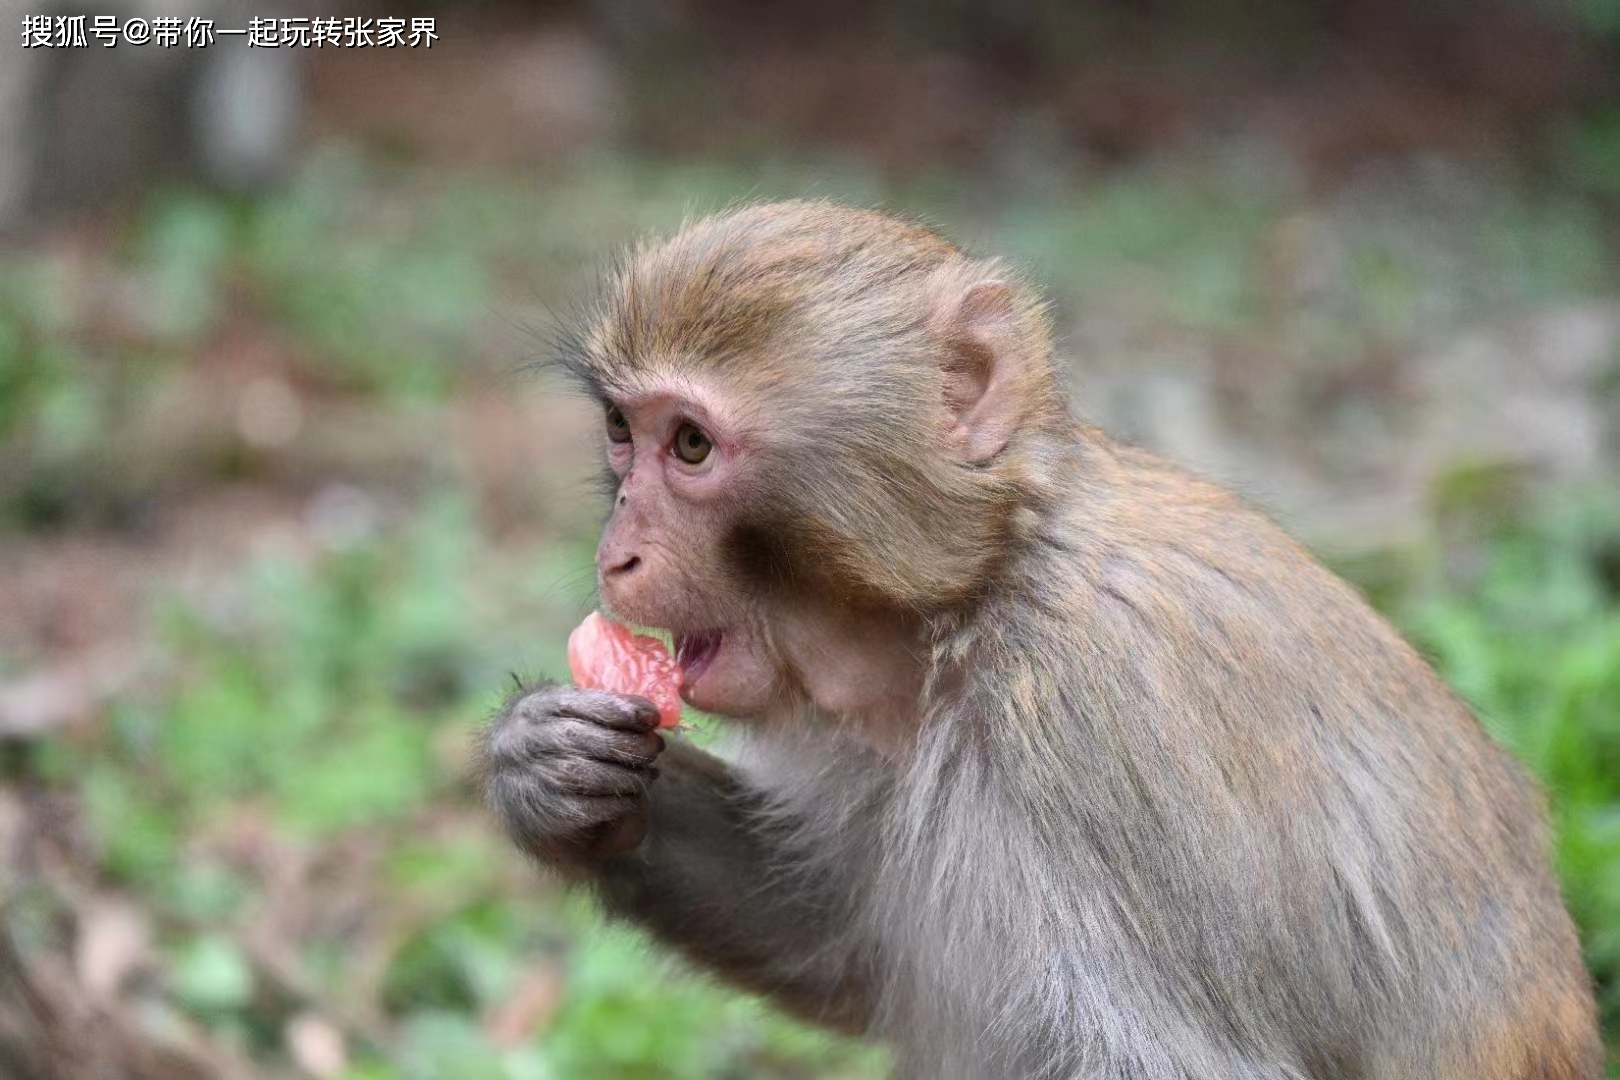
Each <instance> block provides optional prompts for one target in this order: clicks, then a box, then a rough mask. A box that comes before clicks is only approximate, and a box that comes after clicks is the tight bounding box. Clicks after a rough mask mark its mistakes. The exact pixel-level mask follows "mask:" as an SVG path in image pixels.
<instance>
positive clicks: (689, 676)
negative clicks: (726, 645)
mask: <svg viewBox="0 0 1620 1080" xmlns="http://www.w3.org/2000/svg"><path fill="white" fill-rule="evenodd" d="M721 636H722V635H721V633H720V631H718V630H705V631H703V632H702V633H697V634H679V635H677V636H676V638H675V662H676V663H677V664H679V665H680V666H681V673H682V674H683V675H684V676H685V683H686V685H687V686H691V685H692V684H693V683H694V682H696V681H697V679H698V677H699V676H700V675H702V674H703V673H704V671H706V670H708V667H709V665H710V664H711V663H713V662H714V657H715V654H716V653H718V652H719V651H720V640H721Z"/></svg>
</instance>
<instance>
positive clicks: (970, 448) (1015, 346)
mask: <svg viewBox="0 0 1620 1080" xmlns="http://www.w3.org/2000/svg"><path fill="white" fill-rule="evenodd" d="M952 284H953V285H954V286H955V287H952V288H948V291H947V295H946V296H944V297H942V302H941V306H940V309H939V310H938V313H937V316H938V318H939V320H940V321H939V324H937V325H940V328H941V330H942V331H943V333H942V335H941V337H942V339H943V341H944V342H945V349H946V355H945V356H944V357H943V360H942V366H943V369H944V374H945V410H946V419H947V424H948V428H947V433H946V437H947V439H948V441H949V443H950V445H951V447H952V448H953V449H954V450H955V452H956V454H957V456H958V457H959V458H960V459H961V460H963V461H966V462H970V463H972V464H976V465H977V464H982V463H983V462H986V461H989V460H990V459H991V458H993V457H995V456H996V455H997V454H999V453H1001V451H1002V449H1003V448H1005V447H1006V445H1007V440H1008V439H1010V438H1012V435H1013V432H1014V431H1015V430H1016V429H1017V427H1018V424H1019V421H1020V420H1021V419H1022V413H1023V400H1022V398H1023V395H1022V393H1021V392H1020V384H1021V383H1022V382H1023V379H1024V376H1025V375H1026V374H1027V368H1028V367H1029V365H1030V363H1031V360H1032V357H1031V356H1030V355H1028V354H1029V353H1030V351H1031V350H1030V346H1029V344H1028V343H1027V342H1025V341H1023V340H1022V339H1021V335H1020V334H1019V326H1018V324H1019V318H1018V305H1017V299H1016V298H1015V297H1014V295H1013V290H1012V286H1010V285H1009V284H1007V282H1005V281H1002V280H1000V279H999V278H990V279H979V280H976V281H973V282H971V283H969V284H967V285H966V286H965V287H963V286H962V285H961V284H959V283H952Z"/></svg>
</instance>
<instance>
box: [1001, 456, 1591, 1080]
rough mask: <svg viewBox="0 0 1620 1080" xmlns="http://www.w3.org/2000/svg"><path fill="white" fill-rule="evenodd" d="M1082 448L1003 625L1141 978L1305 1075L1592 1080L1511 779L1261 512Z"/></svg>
mask: <svg viewBox="0 0 1620 1080" xmlns="http://www.w3.org/2000/svg"><path fill="white" fill-rule="evenodd" d="M1083 445H1084V446H1086V447H1087V450H1086V452H1085V455H1084V460H1083V463H1082V465H1081V467H1078V468H1076V469H1074V470H1073V475H1071V476H1065V477H1064V478H1063V480H1062V483H1064V484H1068V483H1072V484H1073V485H1074V488H1073V491H1072V494H1071V496H1070V497H1068V498H1066V499H1064V500H1063V502H1062V505H1064V506H1065V507H1066V510H1065V511H1064V512H1063V513H1062V514H1060V515H1057V516H1056V517H1054V518H1053V519H1052V520H1051V521H1050V522H1049V523H1048V524H1047V525H1046V526H1045V529H1046V534H1045V535H1044V536H1039V537H1038V538H1037V539H1036V541H1035V543H1034V544H1033V550H1034V551H1035V554H1034V555H1033V556H1032V558H1031V561H1030V566H1029V567H1028V569H1029V571H1031V572H1033V574H1034V575H1036V577H1037V578H1038V579H1039V580H1040V581H1041V582H1075V584H1074V585H1073V586H1069V587H1065V588H1063V589H1062V590H1061V591H1054V590H1053V588H1052V587H1051V586H1050V585H1041V586H1038V587H1039V588H1042V589H1044V590H1045V596H1044V599H1045V603H1044V605H1043V608H1042V610H1043V613H1044V614H1042V615H1037V616H1033V617H1029V621H1026V622H1023V623H1019V622H1017V618H1018V617H1017V616H1013V615H1011V614H1009V615H1008V616H1007V618H1008V619H1009V621H1010V622H1011V623H1012V625H1013V626H1014V627H1016V628H1015V629H1012V630H1011V631H1010V632H1011V633H1012V635H1013V637H1015V638H1016V637H1018V636H1020V635H1027V636H1028V640H1027V641H1026V642H1025V643H1024V645H1025V648H1026V650H1027V652H1028V655H1029V656H1030V657H1031V658H1032V660H1031V663H1032V665H1038V664H1040V663H1045V664H1046V665H1048V668H1047V671H1046V675H1047V676H1049V677H1055V679H1056V681H1057V683H1058V686H1057V690H1058V695H1059V696H1060V697H1061V698H1062V699H1063V700H1064V701H1066V702H1069V703H1070V704H1071V706H1072V708H1071V709H1069V710H1065V711H1064V712H1063V713H1059V714H1058V715H1056V716H1054V717H1053V719H1052V721H1051V723H1050V724H1049V725H1048V726H1047V727H1046V729H1045V730H1043V731H1042V732H1041V733H1040V736H1039V739H1038V742H1039V743H1040V745H1041V748H1042V749H1041V751H1040V752H1052V753H1062V754H1071V755H1082V756H1086V755H1089V756H1091V758H1092V760H1093V761H1094V762H1095V763H1096V768H1095V769H1093V770H1091V771H1090V772H1088V773H1086V774H1085V775H1086V779H1085V780H1083V781H1081V782H1080V783H1079V784H1077V785H1075V786H1074V788H1073V789H1072V790H1071V791H1069V792H1068V794H1069V795H1070V797H1071V798H1072V799H1073V803H1072V810H1073V811H1074V812H1075V813H1076V814H1077V815H1078V817H1079V819H1080V821H1079V828H1078V829H1077V830H1076V832H1075V833H1074V834H1073V835H1072V836H1070V837H1068V839H1069V840H1070V841H1073V840H1075V839H1080V840H1081V841H1082V842H1083V843H1085V844H1087V845H1089V846H1090V847H1091V848H1092V853H1093V854H1094V855H1098V856H1099V857H1100V860H1101V862H1102V863H1103V864H1104V870H1103V872H1104V873H1107V874H1110V875H1113V881H1112V888H1113V889H1115V890H1116V891H1117V895H1123V896H1128V897H1129V898H1130V899H1131V900H1133V901H1135V902H1139V903H1141V904H1142V905H1143V910H1146V911H1148V912H1151V913H1153V914H1152V915H1150V916H1149V917H1148V918H1146V919H1145V920H1142V921H1141V922H1140V925H1138V926H1136V927H1135V928H1133V930H1132V931H1131V932H1132V934H1133V935H1136V936H1138V937H1139V939H1140V941H1139V944H1140V945H1141V946H1142V949H1141V952H1142V955H1143V956H1144V957H1147V958H1149V962H1150V963H1152V964H1153V965H1154V969H1155V973H1154V974H1155V977H1157V978H1162V979H1165V980H1167V981H1170V982H1173V983H1176V984H1177V993H1178V994H1179V995H1180V996H1182V997H1183V998H1184V999H1185V1000H1187V1001H1189V1002H1192V1003H1194V1004H1195V1006H1196V1007H1198V1008H1203V1009H1208V1010H1210V1011H1211V1012H1212V1013H1214V1014H1216V1015H1219V1016H1220V1017H1221V1020H1222V1022H1223V1023H1225V1024H1228V1025H1230V1026H1231V1028H1232V1030H1234V1031H1238V1032H1243V1031H1245V1030H1252V1031H1254V1032H1264V1031H1279V1030H1280V1031H1290V1032H1293V1033H1295V1036H1296V1038H1297V1040H1298V1044H1297V1049H1298V1052H1299V1054H1300V1055H1301V1058H1300V1060H1301V1063H1302V1064H1303V1065H1304V1066H1305V1067H1307V1068H1308V1069H1310V1070H1311V1075H1313V1076H1324V1077H1337V1076H1344V1077H1369V1078H1371V1077H1386V1076H1388V1077H1391V1078H1393V1077H1395V1076H1397V1075H1409V1073H1401V1072H1397V1071H1395V1070H1397V1069H1399V1068H1405V1069H1408V1070H1409V1069H1410V1063H1411V1062H1413V1061H1415V1060H1416V1061H1430V1062H1432V1063H1433V1066H1432V1067H1433V1072H1432V1073H1430V1074H1429V1075H1436V1076H1444V1077H1457V1078H1459V1080H1461V1078H1464V1077H1468V1078H1480V1080H1493V1078H1500V1080H1529V1078H1532V1077H1535V1078H1543V1077H1545V1078H1565V1077H1567V1078H1570V1080H1575V1078H1585V1077H1595V1076H1596V1075H1597V1074H1598V1069H1599V1068H1600V1065H1599V1063H1598V1059H1599V1054H1600V1051H1599V1048H1598V1041H1597V1036H1596V1029H1595V1021H1594V1010H1593V1003H1592V994H1591V989H1590V983H1589V979H1588V977H1587V975H1586V973H1585V970H1584V968H1583V966H1582V963H1581V959H1580V955H1579V948H1578V943H1577V939H1576V934H1575V931H1574V927H1573V925H1572V923H1571V920H1570V919H1569V917H1568V915H1567V913H1566V911H1565V908H1564V905H1563V902H1562V899H1561V896H1560V893H1559V889H1558V885H1557V882H1556V880H1555V878H1554V876H1553V874H1552V871H1551V868H1550V864H1549V852H1548V844H1547V839H1546V830H1545V827H1544V809H1543V806H1542V801H1541V799H1540V797H1539V793H1538V791H1537V790H1536V788H1535V786H1534V785H1533V784H1532V783H1531V781H1530V780H1529V779H1528V778H1527V777H1526V776H1525V774H1524V773H1523V771H1522V770H1521V769H1520V768H1519V767H1518V765H1517V764H1516V763H1515V762H1513V761H1512V760H1511V758H1510V757H1509V756H1508V755H1507V754H1506V753H1505V752H1504V751H1503V750H1502V749H1501V748H1499V747H1498V746H1496V745H1495V744H1494V743H1493V742H1492V741H1491V740H1490V739H1489V737H1488V736H1487V735H1486V734H1485V732H1484V731H1483V730H1482V729H1481V727H1480V725H1479V724H1478V722H1477V721H1476V720H1475V718H1474V717H1473V715H1472V714H1471V713H1470V712H1469V710H1468V709H1467V707H1466V706H1464V705H1463V704H1462V703H1461V702H1460V701H1459V700H1458V698H1457V697H1456V696H1455V695H1454V694H1453V693H1452V692H1451V691H1450V690H1449V689H1448V688H1447V687H1446V686H1445V685H1444V683H1443V682H1442V681H1441V680H1440V679H1439V677H1438V676H1437V675H1436V674H1435V673H1434V672H1433V671H1432V669H1431V668H1430V667H1429V666H1428V665H1427V664H1426V663H1425V662H1424V661H1423V660H1422V659H1421V658H1420V657H1419V656H1418V655H1417V653H1416V652H1415V651H1414V650H1413V649H1412V648H1411V647H1410V646H1409V645H1408V644H1407V643H1406V642H1405V641H1403V640H1402V639H1401V637H1400V636H1399V635H1398V634H1397V633H1396V632H1395V631H1394V629H1393V628H1391V627H1390V626H1389V624H1388V623H1387V622H1386V621H1385V620H1383V619H1382V618H1381V617H1380V616H1379V615H1377V614H1376V613H1375V612H1374V611H1373V610H1372V609H1371V608H1370V607H1369V606H1368V604H1367V603H1366V602H1365V600H1364V599H1363V598H1362V597H1361V596H1360V595H1359V594H1358V593H1356V592H1355V590H1353V589H1352V588H1350V587H1349V586H1348V585H1346V584H1345V583H1344V582H1343V581H1341V580H1340V579H1339V578H1337V577H1336V576H1334V575H1333V574H1331V573H1330V572H1329V571H1327V570H1326V569H1325V568H1323V567H1322V566H1321V565H1320V564H1319V563H1317V562H1316V561H1315V560H1314V559H1312V558H1311V557H1310V556H1309V555H1308V554H1306V553H1305V552H1304V551H1303V550H1302V549H1301V548H1300V547H1299V546H1298V545H1297V544H1295V543H1294V542H1293V541H1292V540H1290V539H1289V538H1288V537H1287V536H1286V535H1285V534H1284V533H1283V532H1282V531H1281V530H1280V529H1278V528H1277V527H1276V526H1275V525H1274V524H1272V523H1271V522H1270V521H1269V520H1267V519H1266V518H1265V517H1264V516H1263V515H1261V514H1259V513H1258V512H1256V511H1255V510H1253V509H1251V508H1250V507H1248V506H1247V505H1245V504H1244V503H1243V502H1242V501H1241V500H1239V499H1237V498H1236V497H1234V496H1233V495H1231V494H1230V493H1228V492H1226V491H1224V490H1222V489H1220V488H1218V487H1216V486H1214V485H1211V484H1208V483H1206V482H1204V481H1201V480H1198V479H1195V478H1193V477H1190V476H1188V475H1187V474H1185V473H1183V472H1181V471H1180V470H1178V469H1175V468H1174V467H1172V466H1169V465H1167V464H1166V463H1164V462H1162V461H1160V460H1159V459H1157V458H1155V457H1153V456H1152V455H1149V454H1146V453H1144V452H1141V451H1137V450H1133V449H1128V448H1123V447H1119V446H1117V445H1115V444H1113V443H1110V442H1109V441H1107V440H1106V439H1104V438H1103V437H1101V436H1100V435H1097V434H1096V433H1094V432H1086V433H1085V434H1084V444H1083ZM1063 653H1067V654H1068V657H1069V659H1068V660H1067V662H1066V663H1065V661H1064V660H1063V659H1062V658H1061V657H1062V654H1063ZM1053 665H1057V666H1058V667H1057V668H1056V670H1054V667H1053ZM1042 674H1043V673H1042V672H1041V671H1039V670H1034V669H1033V668H1032V670H1030V671H1029V677H1030V678H1031V679H1039V678H1041V677H1042ZM1100 751H1101V752H1100ZM1133 811H1135V812H1134V813H1133ZM1120 822H1130V823H1131V825H1130V827H1129V828H1122V827H1121V826H1120V825H1119V823H1120ZM1048 827H1052V826H1051V825H1048ZM1064 839H1065V838H1064V836H1063V834H1062V832H1061V831H1055V832H1054V833H1053V835H1052V836H1051V837H1050V838H1049V841H1048V842H1052V843H1059V844H1061V843H1063V842H1064ZM1239 1041H1240V1043H1241V1041H1242V1040H1241V1039H1239ZM1386 1063H1405V1065H1404V1066H1397V1065H1394V1064H1387V1065H1386Z"/></svg>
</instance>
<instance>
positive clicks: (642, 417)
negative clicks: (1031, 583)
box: [597, 381, 925, 733]
mask: <svg viewBox="0 0 1620 1080" xmlns="http://www.w3.org/2000/svg"><path fill="white" fill-rule="evenodd" d="M614 407H616V408H617V410H618V412H619V413H620V414H621V415H622V416H623V424H622V426H621V425H618V424H616V423H613V422H609V423H608V434H609V438H608V442H607V451H608V462H609V464H610V465H611V467H612V469H613V472H614V474H615V475H616V476H617V477H618V478H619V492H618V495H617V497H616V498H615V500H614V508H613V516H612V517H611V518H610V519H609V521H608V524H607V527H606V528H605V529H604V530H603V534H602V541H601V544H600V546H599V547H598V550H597V575H598V581H599V585H600V590H601V595H602V599H603V601H604V602H605V604H606V605H607V607H608V608H609V610H611V611H612V612H614V614H616V615H617V616H618V617H620V618H622V619H625V620H627V621H630V622H634V623H639V624H641V625H643V626H657V627H664V628H667V629H669V630H670V631H671V632H672V633H673V634H674V636H675V655H676V659H677V661H679V662H680V663H681V666H682V669H683V671H684V676H685V677H684V684H683V686H682V689H681V696H682V697H683V698H684V699H685V701H686V702H687V703H688V704H689V705H691V706H693V707H694V708H697V709H701V710H703V711H705V712H711V713H716V714H719V715H725V716H733V717H761V716H763V715H765V714H766V713H767V712H769V711H771V710H772V709H773V708H775V707H779V706H782V705H784V704H788V703H790V702H791V701H793V700H798V701H800V702H803V701H804V699H805V698H808V699H809V701H808V703H809V704H813V705H816V706H818V707H820V708H822V709H823V710H825V711H828V712H833V713H836V714H838V715H842V716H850V717H853V716H855V715H857V714H863V713H864V714H868V715H879V716H880V719H881V720H882V721H883V722H880V723H875V724H870V725H868V727H869V729H870V730H871V731H873V732H874V733H876V732H882V731H885V730H891V731H892V730H897V729H899V728H904V727H906V726H907V725H908V724H909V723H910V720H911V719H912V718H914V716H915V702H916V701H917V697H918V695H917V692H916V691H917V689H918V688H919V687H920V682H921V674H920V673H921V667H922V664H921V659H920V657H921V656H922V655H923V654H924V653H925V650H924V649H923V648H922V645H921V642H920V636H919V632H918V627H917V625H916V624H915V622H914V621H912V620H910V619H908V618H906V617H904V616H902V615H898V614H895V613H878V612H869V611H856V610H852V609H850V608H848V607H847V606H844V605H841V604H840V603H838V601H837V600H836V598H832V597H825V598H806V599H801V600H799V601H796V602H795V603H794V604H793V605H792V606H791V607H783V606H782V605H780V604H778V605H776V606H775V607H773V609H772V610H769V611H767V610H765V608H764V607H763V606H762V605H761V603H760V602H759V601H758V600H757V599H756V598H754V597H751V596H748V595H744V594H743V593H742V592H741V590H740V589H739V587H738V585H737V584H736V578H735V577H734V575H732V574H731V573H729V572H728V570H727V568H726V567H725V566H723V565H722V564H721V562H720V559H721V557H722V548H723V541H724V537H725V534H726V531H727V527H728V524H729V522H730V520H731V519H732V514H733V504H734V503H735V502H736V501H737V500H740V499H746V498H747V491H748V486H749V485H748V481H749V476H748V444H749V440H748V437H747V433H746V432H745V431H744V430H742V428H741V425H740V424H737V423H735V422H731V419H730V417H729V416H728V414H726V413H725V412H724V410H722V409H719V408H715V407H712V406H711V405H710V404H709V403H708V402H707V401H706V400H705V398H704V396H703V395H702V394H701V393H700V392H699V391H698V390H697V388H695V387H693V386H691V385H689V384H685V383H677V382H674V381H668V382H662V383H654V384H651V385H648V386H645V387H642V388H638V389H637V391H636V392H633V393H629V394H626V395H624V396H621V397H616V398H615V400H614ZM610 415H611V414H610ZM687 425H692V426H693V427H695V428H696V429H697V430H698V431H699V432H701V433H702V435H703V436H704V437H706V439H707V446H708V449H707V452H706V454H704V455H703V456H702V460H700V461H696V462H692V461H687V460H683V459H682V457H681V455H680V454H679V453H678V452H677V451H678V446H677V443H678V441H679V440H680V439H681V438H682V437H683V434H685V429H686V426H687ZM689 456H692V455H690V454H689ZM767 617H768V619H769V625H771V626H772V627H773V628H774V630H773V632H772V633H771V634H770V635H769V643H768V644H767V635H766V634H765V633H764V632H763V630H762V629H761V628H762V627H763V625H765V619H766V618H767ZM900 712H904V714H905V715H904V716H900V715H898V714H899V713H900ZM891 714H893V715H891Z"/></svg>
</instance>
